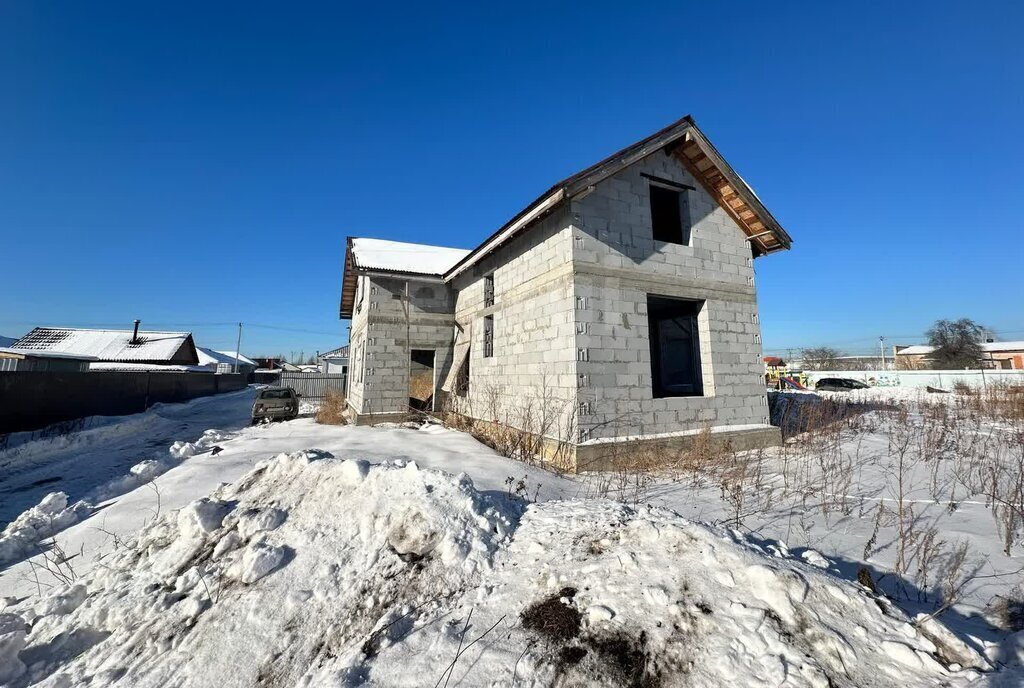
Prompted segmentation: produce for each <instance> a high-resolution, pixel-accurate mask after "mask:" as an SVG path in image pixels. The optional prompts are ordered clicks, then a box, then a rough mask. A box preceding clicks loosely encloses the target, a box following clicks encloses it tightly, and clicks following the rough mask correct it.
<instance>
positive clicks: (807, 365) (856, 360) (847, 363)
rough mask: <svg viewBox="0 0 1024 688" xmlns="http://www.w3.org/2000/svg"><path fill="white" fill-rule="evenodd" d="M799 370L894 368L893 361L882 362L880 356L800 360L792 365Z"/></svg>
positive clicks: (791, 365)
mask: <svg viewBox="0 0 1024 688" xmlns="http://www.w3.org/2000/svg"><path fill="white" fill-rule="evenodd" d="M790 367H791V368H795V369H797V370H885V369H888V368H891V367H892V361H890V360H888V359H886V361H885V362H884V365H883V362H882V357H881V356H880V355H879V356H833V357H832V358H828V359H823V360H814V359H807V358H798V359H796V360H794V361H792V362H791V363H790Z"/></svg>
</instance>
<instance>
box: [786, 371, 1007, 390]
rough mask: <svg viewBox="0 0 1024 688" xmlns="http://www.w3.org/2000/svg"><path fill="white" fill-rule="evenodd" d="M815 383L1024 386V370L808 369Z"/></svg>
mask: <svg viewBox="0 0 1024 688" xmlns="http://www.w3.org/2000/svg"><path fill="white" fill-rule="evenodd" d="M804 372H805V373H806V374H807V377H808V379H809V380H810V381H811V383H812V384H813V383H814V382H817V381H818V380H820V379H821V378H823V377H844V378H848V379H851V380H860V381H861V382H866V383H867V384H869V385H871V386H872V387H922V388H923V387H938V388H939V389H952V388H953V386H954V385H956V384H957V383H964V384H966V385H969V386H971V387H986V386H988V385H991V384H1009V385H1024V370H806V371H804Z"/></svg>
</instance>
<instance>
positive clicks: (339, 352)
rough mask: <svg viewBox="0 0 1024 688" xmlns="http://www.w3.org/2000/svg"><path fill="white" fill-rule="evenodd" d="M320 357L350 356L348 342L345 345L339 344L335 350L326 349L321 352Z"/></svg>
mask: <svg viewBox="0 0 1024 688" xmlns="http://www.w3.org/2000/svg"><path fill="white" fill-rule="evenodd" d="M320 358H322V359H323V358H348V344H346V345H345V346H339V347H338V348H337V349H334V350H333V351H325V352H324V353H322V354H320Z"/></svg>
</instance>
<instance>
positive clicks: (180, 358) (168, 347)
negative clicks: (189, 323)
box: [10, 324, 199, 366]
mask: <svg viewBox="0 0 1024 688" xmlns="http://www.w3.org/2000/svg"><path fill="white" fill-rule="evenodd" d="M10 348H12V349H17V350H19V351H31V352H34V353H35V355H37V356H39V355H41V352H42V353H45V352H49V353H53V354H67V355H72V356H80V357H85V358H91V360H93V361H96V362H100V363H132V364H158V365H183V366H194V365H197V364H198V363H199V355H198V353H197V352H196V345H195V342H194V341H193V340H192V334H191V333H190V332H155V331H142V330H139V329H138V324H136V327H135V329H134V330H87V329H78V328H70V327H37V328H35V329H34V330H32V331H31V332H29V333H28V334H26V335H25V336H24V337H22V338H21V339H19V340H18V341H16V342H14V344H12V345H11V347H10Z"/></svg>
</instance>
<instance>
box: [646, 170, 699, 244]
mask: <svg viewBox="0 0 1024 688" xmlns="http://www.w3.org/2000/svg"><path fill="white" fill-rule="evenodd" d="M650 190H651V227H652V229H653V230H654V240H655V241H664V242H665V243H668V244H682V245H683V246H689V245H690V203H689V198H688V197H687V195H686V191H685V190H676V189H668V188H665V187H664V186H657V185H656V184H651V185H650Z"/></svg>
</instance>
